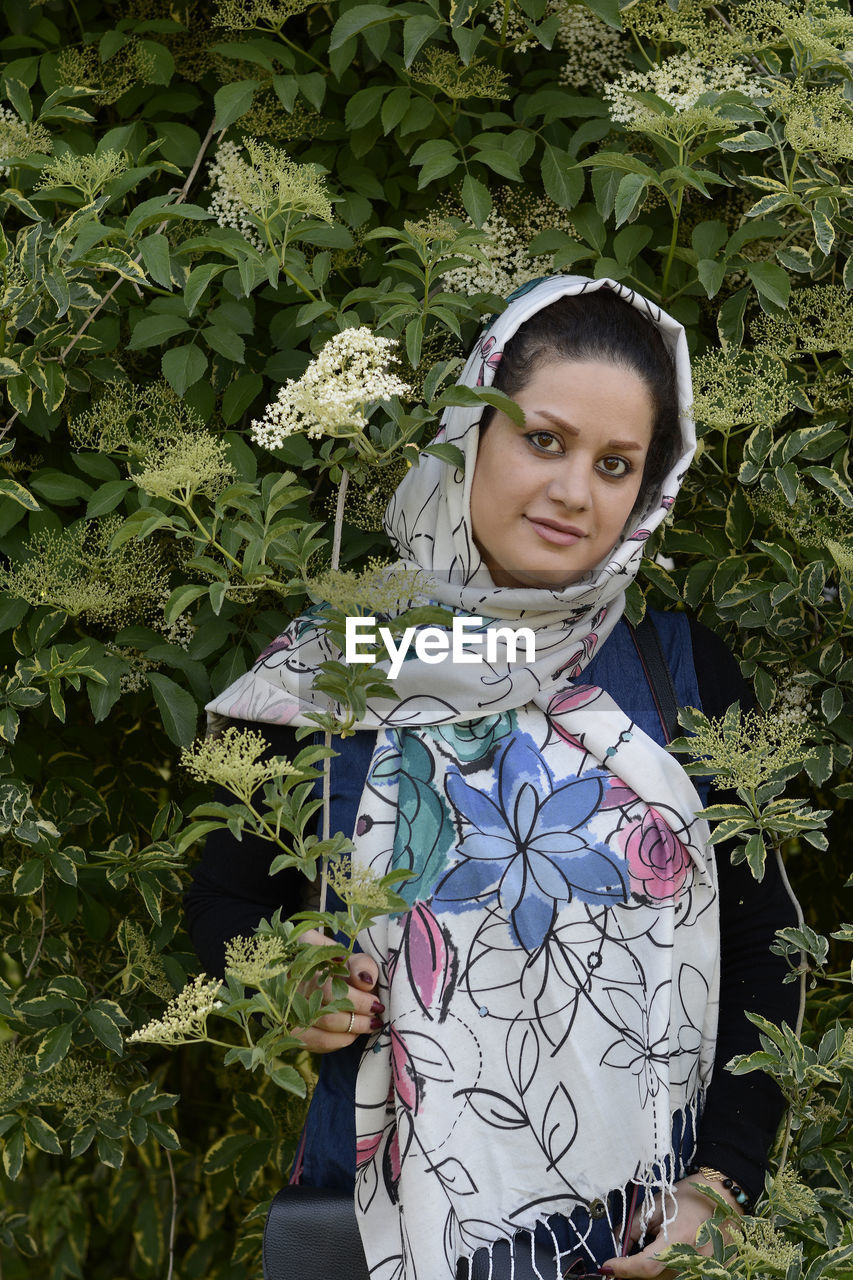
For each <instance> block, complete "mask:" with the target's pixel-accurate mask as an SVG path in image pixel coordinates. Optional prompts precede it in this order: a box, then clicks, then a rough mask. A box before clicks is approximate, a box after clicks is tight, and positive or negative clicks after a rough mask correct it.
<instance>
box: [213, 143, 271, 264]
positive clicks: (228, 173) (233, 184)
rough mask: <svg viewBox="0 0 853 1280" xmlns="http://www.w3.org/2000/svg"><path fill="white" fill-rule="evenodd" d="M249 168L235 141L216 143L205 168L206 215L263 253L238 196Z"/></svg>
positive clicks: (259, 241)
mask: <svg viewBox="0 0 853 1280" xmlns="http://www.w3.org/2000/svg"><path fill="white" fill-rule="evenodd" d="M250 168H251V166H250V165H248V164H247V163H246V161H245V160H244V159H243V157H242V156H241V155H240V148H239V147H238V146H237V144H236V142H228V141H225V142H220V144H219V146H218V147H217V148H216V154H215V156H214V158H213V160H212V161H211V163H210V164H209V165H208V166H207V176H208V178H209V180H210V192H211V196H210V212H211V213H212V214H213V216H214V217H215V218H216V222H217V225H218V226H220V227H234V228H235V229H236V230H237V231H239V232H240V235H241V236H243V238H244V239H246V240H248V242H249V244H252V245H254V246H255V248H256V249H260V250H261V251H263V249H264V247H265V246H264V244H263V243H262V241H261V238H260V235H259V234H258V230H257V228H256V226H255V224H254V223H253V222H252V220H251V218H250V217H249V215H248V211H247V209H246V204H245V200H244V198H243V195H242V193H243V192H244V191H245V188H246V185H247V184H246V173H247V171H248V170H250Z"/></svg>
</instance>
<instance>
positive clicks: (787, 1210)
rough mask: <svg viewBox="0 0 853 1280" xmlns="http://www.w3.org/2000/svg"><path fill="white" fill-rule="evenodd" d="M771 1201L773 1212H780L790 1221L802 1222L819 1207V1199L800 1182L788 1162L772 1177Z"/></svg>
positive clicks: (809, 1188)
mask: <svg viewBox="0 0 853 1280" xmlns="http://www.w3.org/2000/svg"><path fill="white" fill-rule="evenodd" d="M771 1203H772V1206H773V1212H774V1213H775V1214H782V1215H783V1216H784V1217H786V1218H788V1219H789V1220H790V1221H791V1222H802V1221H803V1219H804V1218H810V1217H811V1216H812V1214H814V1213H817V1212H818V1211H819V1209H820V1201H819V1200H818V1198H817V1196H816V1195H815V1193H814V1192H813V1191H812V1189H811V1187H807V1186H806V1185H805V1183H803V1182H800V1180H799V1178H798V1177H797V1171H796V1169H794V1168H793V1167H792V1166H791V1165H789V1164H788V1165H785V1167H784V1168H783V1169H781V1170H780V1171H779V1173H778V1174H777V1175H776V1177H775V1178H774V1179H773V1189H772V1202H771Z"/></svg>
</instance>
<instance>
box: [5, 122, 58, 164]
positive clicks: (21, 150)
mask: <svg viewBox="0 0 853 1280" xmlns="http://www.w3.org/2000/svg"><path fill="white" fill-rule="evenodd" d="M52 145H53V143H52V142H51V137H50V134H49V133H48V131H47V129H45V127H44V125H41V124H26V123H25V122H24V121H23V120H22V119H21V117H20V116H19V115H18V113H17V112H16V111H13V110H12V109H11V107H2V106H0V178H8V176H9V170H10V168H11V166H12V162H13V159H17V160H23V158H24V157H25V156H30V155H32V154H33V152H35V151H50V149H51V147H52Z"/></svg>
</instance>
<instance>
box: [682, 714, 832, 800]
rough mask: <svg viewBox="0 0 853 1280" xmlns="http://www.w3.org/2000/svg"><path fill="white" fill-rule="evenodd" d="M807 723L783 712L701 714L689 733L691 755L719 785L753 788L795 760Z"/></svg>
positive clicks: (802, 748)
mask: <svg viewBox="0 0 853 1280" xmlns="http://www.w3.org/2000/svg"><path fill="white" fill-rule="evenodd" d="M810 737H811V726H810V725H808V724H804V723H803V722H799V723H797V724H792V723H791V722H790V720H788V718H787V717H786V716H784V715H783V716H778V715H775V714H765V715H762V714H760V713H758V712H756V711H747V712H743V711H738V712H737V713H736V714H734V715H732V714H731V713H730V712H727V713H726V715H724V716H721V717H719V718H715V719H708V718H703V719H702V720H701V721H700V723H699V725H698V727H696V728H695V729H694V731H692V733H691V737H690V751H691V755H692V756H694V757H695V758H696V759H697V760H701V761H702V763H703V765H704V766H707V768H708V770H709V772H711V773H713V774H714V775H715V777H716V780H717V785H718V786H719V787H721V788H725V787H731V788H733V789H736V788H738V787H742V788H744V789H745V790H747V791H754V790H756V789H757V788H758V787H760V786H762V785H763V784H764V783H765V782H768V781H770V779H771V778H772V777H773V776H774V774H776V773H777V772H778V771H779V770H781V769H787V768H788V767H789V766H790V765H792V764H799V763H800V762H801V761H802V760H803V758H804V757H805V755H806V754H807V752H806V743H807V742H808V740H809V738H810Z"/></svg>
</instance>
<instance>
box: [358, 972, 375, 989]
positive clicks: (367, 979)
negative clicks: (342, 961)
mask: <svg viewBox="0 0 853 1280" xmlns="http://www.w3.org/2000/svg"><path fill="white" fill-rule="evenodd" d="M358 980H359V982H364V983H365V984H366V985H367V986H368V987H372V986H373V974H372V973H371V972H370V970H369V969H362V971H361V973H360V974H359V975H358Z"/></svg>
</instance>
